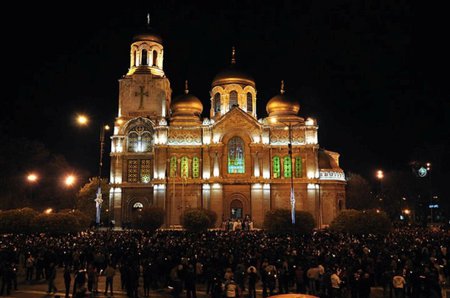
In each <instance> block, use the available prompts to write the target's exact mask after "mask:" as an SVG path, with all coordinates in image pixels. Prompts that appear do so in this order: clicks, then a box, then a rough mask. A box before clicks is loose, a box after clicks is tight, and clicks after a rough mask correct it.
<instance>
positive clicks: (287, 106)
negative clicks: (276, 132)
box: [266, 81, 300, 117]
mask: <svg viewBox="0 0 450 298" xmlns="http://www.w3.org/2000/svg"><path fill="white" fill-rule="evenodd" d="M266 111H267V113H268V114H269V117H273V116H297V114H298V112H299V111H300V104H299V103H298V102H297V101H295V100H294V99H292V98H290V97H288V96H286V94H285V90H284V81H281V90H280V94H278V95H275V96H274V97H272V98H271V99H270V100H269V102H268V103H267V105H266Z"/></svg>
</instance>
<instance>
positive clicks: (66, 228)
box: [32, 213, 82, 235]
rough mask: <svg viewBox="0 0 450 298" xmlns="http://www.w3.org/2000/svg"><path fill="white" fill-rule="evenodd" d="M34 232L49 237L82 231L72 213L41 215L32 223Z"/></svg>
mask: <svg viewBox="0 0 450 298" xmlns="http://www.w3.org/2000/svg"><path fill="white" fill-rule="evenodd" d="M32 225H33V227H34V230H35V232H38V233H46V234H50V235H61V234H66V233H76V232H79V231H81V230H82V228H81V226H80V222H79V221H78V220H77V219H76V218H75V216H74V215H73V214H72V213H50V214H45V213H41V214H39V215H37V216H36V217H35V218H34V219H33V222H32Z"/></svg>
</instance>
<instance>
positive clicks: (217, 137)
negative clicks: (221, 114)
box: [213, 133, 220, 144]
mask: <svg viewBox="0 0 450 298" xmlns="http://www.w3.org/2000/svg"><path fill="white" fill-rule="evenodd" d="M219 141H220V134H218V133H215V134H214V137H213V143H214V144H217V143H219Z"/></svg>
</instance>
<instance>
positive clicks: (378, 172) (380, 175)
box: [377, 170, 384, 179]
mask: <svg viewBox="0 0 450 298" xmlns="http://www.w3.org/2000/svg"><path fill="white" fill-rule="evenodd" d="M377 178H378V179H383V178H384V173H383V171H382V170H378V171H377Z"/></svg>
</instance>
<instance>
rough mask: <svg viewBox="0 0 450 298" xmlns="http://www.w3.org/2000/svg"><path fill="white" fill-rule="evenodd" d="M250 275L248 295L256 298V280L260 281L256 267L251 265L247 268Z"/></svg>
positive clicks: (250, 297)
mask: <svg viewBox="0 0 450 298" xmlns="http://www.w3.org/2000/svg"><path fill="white" fill-rule="evenodd" d="M247 275H248V297H249V298H256V282H257V281H258V274H257V273H256V267H255V266H250V267H248V269H247Z"/></svg>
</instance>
